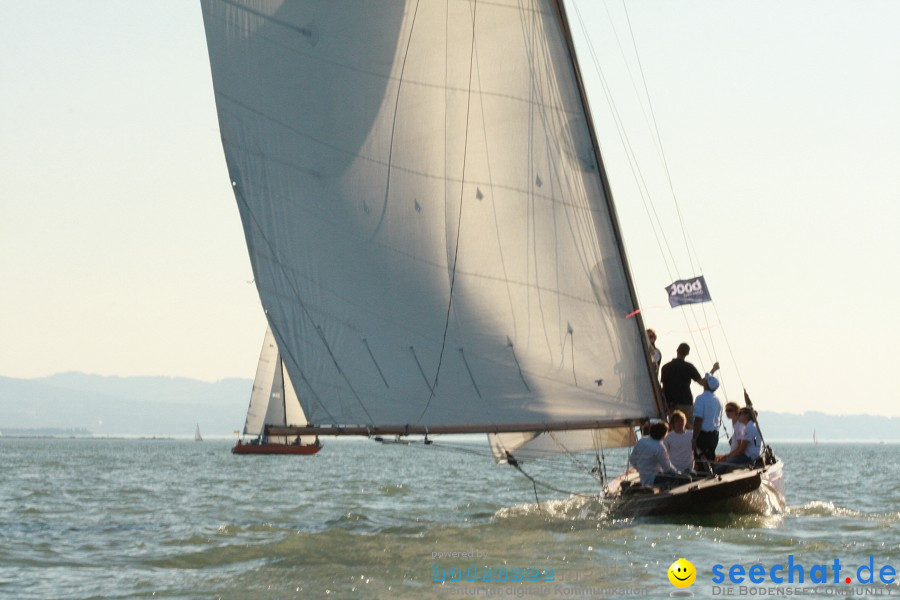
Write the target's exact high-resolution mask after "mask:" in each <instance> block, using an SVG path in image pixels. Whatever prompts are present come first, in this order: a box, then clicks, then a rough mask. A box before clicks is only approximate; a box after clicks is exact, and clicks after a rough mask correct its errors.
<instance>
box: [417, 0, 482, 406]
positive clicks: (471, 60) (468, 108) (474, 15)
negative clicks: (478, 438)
mask: <svg viewBox="0 0 900 600" xmlns="http://www.w3.org/2000/svg"><path fill="white" fill-rule="evenodd" d="M477 12H478V0H475V1H474V2H473V3H472V45H471V49H470V51H469V95H468V98H467V99H466V129H465V135H464V136H463V162H462V179H463V181H465V178H466V161H467V159H468V156H469V117H470V116H471V112H472V72H473V70H474V69H473V67H474V64H475V47H476V40H475V24H476V22H477ZM465 189H466V186H465V183H463V185H461V186H460V188H459V213H458V216H457V221H456V244H455V247H454V251H453V268H452V270H451V272H450V292H449V294H448V295H449V297H448V298H447V317H446V319H445V321H444V336H443V340H442V341H441V353H440V355H438V364H437V368H436V369H435V372H434V385H433V386H429V387H431V395H430V396H428V401H427V402H426V403H425V408H423V409H422V414H420V415H419V418H418V419H416V422H417V423H418V422H420V421H421V420H422V417H424V416H425V413H426V412H428V407H429V406H431V401H432V400H433V399H434V394H435V390H436V389H437V386H438V377H439V376H440V374H441V365H442V364H443V362H444V350H445V349H446V348H447V332H448V331H449V330H450V316H451V314H452V311H453V288H454V285H455V284H456V265H457V263H458V261H459V238H460V237H462V213H463V201H464V200H465V197H464V194H465ZM417 361H418V359H417Z"/></svg>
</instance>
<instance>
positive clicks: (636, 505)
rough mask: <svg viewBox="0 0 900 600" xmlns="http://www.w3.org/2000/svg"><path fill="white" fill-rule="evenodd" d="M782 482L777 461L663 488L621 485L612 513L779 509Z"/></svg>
mask: <svg viewBox="0 0 900 600" xmlns="http://www.w3.org/2000/svg"><path fill="white" fill-rule="evenodd" d="M627 480H628V479H624V480H623V481H627ZM782 481H783V480H782V467H781V464H780V463H776V464H775V465H769V466H766V467H764V468H759V469H741V470H737V471H732V472H731V473H728V474H726V475H721V476H717V477H713V478H710V479H703V480H698V481H693V482H691V483H687V484H684V485H680V486H678V487H674V488H672V489H670V490H665V491H658V490H657V491H655V492H654V491H651V490H649V489H648V488H640V487H638V486H635V487H632V488H625V487H624V486H622V487H620V488H619V491H618V493H616V494H615V495H614V498H615V502H614V504H613V507H612V514H613V516H615V517H635V516H660V515H672V514H701V513H702V514H707V513H715V512H738V513H747V512H749V513H767V512H781V511H783V510H784V497H783V483H782ZM621 483H622V482H620V484H621Z"/></svg>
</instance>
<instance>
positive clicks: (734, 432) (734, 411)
mask: <svg viewBox="0 0 900 600" xmlns="http://www.w3.org/2000/svg"><path fill="white" fill-rule="evenodd" d="M740 408H741V407H740V406H738V405H737V402H728V403H727V404H726V405H725V416H726V417H728V418H729V419H731V439H730V440H729V443H730V444H731V449H732V450H734V449H735V448H736V447H737V443H738V440H739V439H740V432H741V430H742V429H744V424H743V423H741V420H740V419H738V410H740ZM726 433H727V431H726Z"/></svg>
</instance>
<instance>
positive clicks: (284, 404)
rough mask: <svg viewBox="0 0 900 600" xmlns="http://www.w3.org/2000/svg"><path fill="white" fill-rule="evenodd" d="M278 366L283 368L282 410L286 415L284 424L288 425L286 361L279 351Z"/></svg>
mask: <svg viewBox="0 0 900 600" xmlns="http://www.w3.org/2000/svg"><path fill="white" fill-rule="evenodd" d="M278 368H279V369H281V412H282V414H283V415H284V424H285V425H288V424H289V423H288V418H287V393H286V391H285V388H286V387H287V386H285V385H284V361H283V360H282V359H281V352H279V353H278Z"/></svg>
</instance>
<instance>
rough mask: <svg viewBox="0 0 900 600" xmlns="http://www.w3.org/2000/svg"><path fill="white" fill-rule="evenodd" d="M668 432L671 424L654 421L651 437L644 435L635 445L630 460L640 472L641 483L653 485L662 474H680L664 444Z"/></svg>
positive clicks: (651, 427)
mask: <svg viewBox="0 0 900 600" xmlns="http://www.w3.org/2000/svg"><path fill="white" fill-rule="evenodd" d="M668 432H669V426H668V425H666V424H665V423H654V424H653V425H651V426H650V435H649V437H642V438H641V439H639V440H638V441H637V443H636V444H635V445H634V449H633V450H632V451H631V456H630V457H629V458H628V462H629V463H631V465H632V466H633V467H634V468H635V469H637V471H638V473H639V474H640V476H641V485H646V486H653V485H654V483H655V481H656V478H657V475H660V474H664V473H671V474H678V471H677V470H676V469H675V467H674V465H672V461H671V460H669V453H668V452H667V451H666V447H665V446H663V444H662V441H663V438H665V437H666V434H667V433H668Z"/></svg>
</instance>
